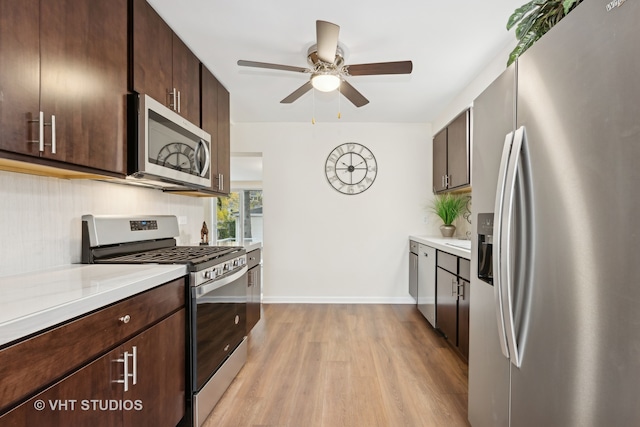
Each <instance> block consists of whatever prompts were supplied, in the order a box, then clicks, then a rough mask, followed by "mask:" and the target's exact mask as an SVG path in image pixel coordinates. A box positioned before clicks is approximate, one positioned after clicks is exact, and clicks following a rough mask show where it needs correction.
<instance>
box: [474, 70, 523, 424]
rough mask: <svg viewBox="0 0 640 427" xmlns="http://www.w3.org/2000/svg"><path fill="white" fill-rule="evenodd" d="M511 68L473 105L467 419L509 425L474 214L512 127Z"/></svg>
mask: <svg viewBox="0 0 640 427" xmlns="http://www.w3.org/2000/svg"><path fill="white" fill-rule="evenodd" d="M515 75H516V72H515V67H513V66H512V67H509V68H508V69H507V70H505V71H504V72H503V74H502V75H501V76H500V77H498V78H497V79H496V80H495V81H494V82H493V83H492V84H491V85H490V86H489V87H488V88H487V89H486V90H485V91H484V92H483V93H482V94H481V95H480V96H479V97H478V98H477V99H476V100H475V101H474V103H473V133H472V135H473V143H472V146H473V170H472V175H473V176H472V182H473V190H472V198H473V211H474V220H473V221H472V235H471V240H472V244H471V247H472V248H474V249H475V250H474V251H472V253H471V286H470V288H471V289H470V293H471V298H470V300H471V301H473V302H472V303H471V306H470V313H469V316H470V320H469V421H470V422H471V425H472V426H474V427H485V426H487V427H493V426H496V427H500V426H507V425H508V422H509V361H508V359H506V358H505V357H504V356H503V355H502V351H501V349H500V342H499V340H498V320H497V312H496V305H495V304H494V288H493V286H491V285H489V284H488V283H485V282H483V281H482V280H480V279H478V250H477V248H478V228H477V224H478V213H479V212H493V210H494V205H495V196H496V186H497V183H498V170H499V168H500V158H501V154H502V147H503V143H504V140H505V135H507V134H509V133H511V132H512V131H513V128H514V126H515Z"/></svg>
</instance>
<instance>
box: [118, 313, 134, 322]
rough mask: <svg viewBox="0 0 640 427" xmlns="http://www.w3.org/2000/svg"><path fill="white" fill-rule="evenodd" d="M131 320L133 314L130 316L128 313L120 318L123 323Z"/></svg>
mask: <svg viewBox="0 0 640 427" xmlns="http://www.w3.org/2000/svg"><path fill="white" fill-rule="evenodd" d="M130 320H131V316H129V315H128V314H127V315H125V316H122V317H121V318H120V321H121V322H122V323H129V321H130Z"/></svg>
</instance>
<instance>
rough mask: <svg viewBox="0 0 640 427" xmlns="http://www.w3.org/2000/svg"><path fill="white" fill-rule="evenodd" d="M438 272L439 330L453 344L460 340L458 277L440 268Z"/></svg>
mask: <svg viewBox="0 0 640 427" xmlns="http://www.w3.org/2000/svg"><path fill="white" fill-rule="evenodd" d="M436 270H437V272H436V289H437V293H436V301H437V302H436V304H437V313H438V317H437V322H438V323H437V324H438V329H440V331H441V332H442V333H443V334H444V335H445V337H447V339H448V340H449V341H451V343H452V344H454V345H457V339H458V294H457V292H458V288H457V281H456V280H457V277H456V276H455V275H453V274H451V273H450V272H448V271H447V270H444V269H442V268H440V267H438V268H437V269H436Z"/></svg>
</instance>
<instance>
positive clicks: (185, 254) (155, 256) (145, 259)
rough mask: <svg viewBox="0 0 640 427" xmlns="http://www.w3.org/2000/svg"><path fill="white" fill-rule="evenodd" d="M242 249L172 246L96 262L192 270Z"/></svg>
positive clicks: (235, 247) (234, 247)
mask: <svg viewBox="0 0 640 427" xmlns="http://www.w3.org/2000/svg"><path fill="white" fill-rule="evenodd" d="M243 249H244V248H242V247H240V246H173V247H169V248H162V249H155V250H150V251H144V252H137V253H131V254H126V255H118V256H113V257H109V258H101V259H99V260H96V261H95V262H98V263H100V264H105V263H106V264H142V263H156V264H185V265H187V266H189V268H190V269H193V268H195V267H197V266H198V265H201V264H205V263H206V264H207V265H208V264H210V263H209V261H213V260H218V259H220V260H221V261H222V260H223V258H227V257H225V255H227V254H231V253H234V252H238V251H240V250H243Z"/></svg>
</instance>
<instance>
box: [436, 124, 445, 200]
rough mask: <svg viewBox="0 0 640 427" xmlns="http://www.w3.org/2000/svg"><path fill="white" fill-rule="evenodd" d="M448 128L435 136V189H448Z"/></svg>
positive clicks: (437, 190)
mask: <svg viewBox="0 0 640 427" xmlns="http://www.w3.org/2000/svg"><path fill="white" fill-rule="evenodd" d="M446 175H447V129H446V128H445V129H443V130H441V131H440V132H438V133H437V134H436V135H435V136H434V137H433V191H434V192H436V193H437V192H439V191H443V190H446V189H447V185H446V182H445V180H446Z"/></svg>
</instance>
